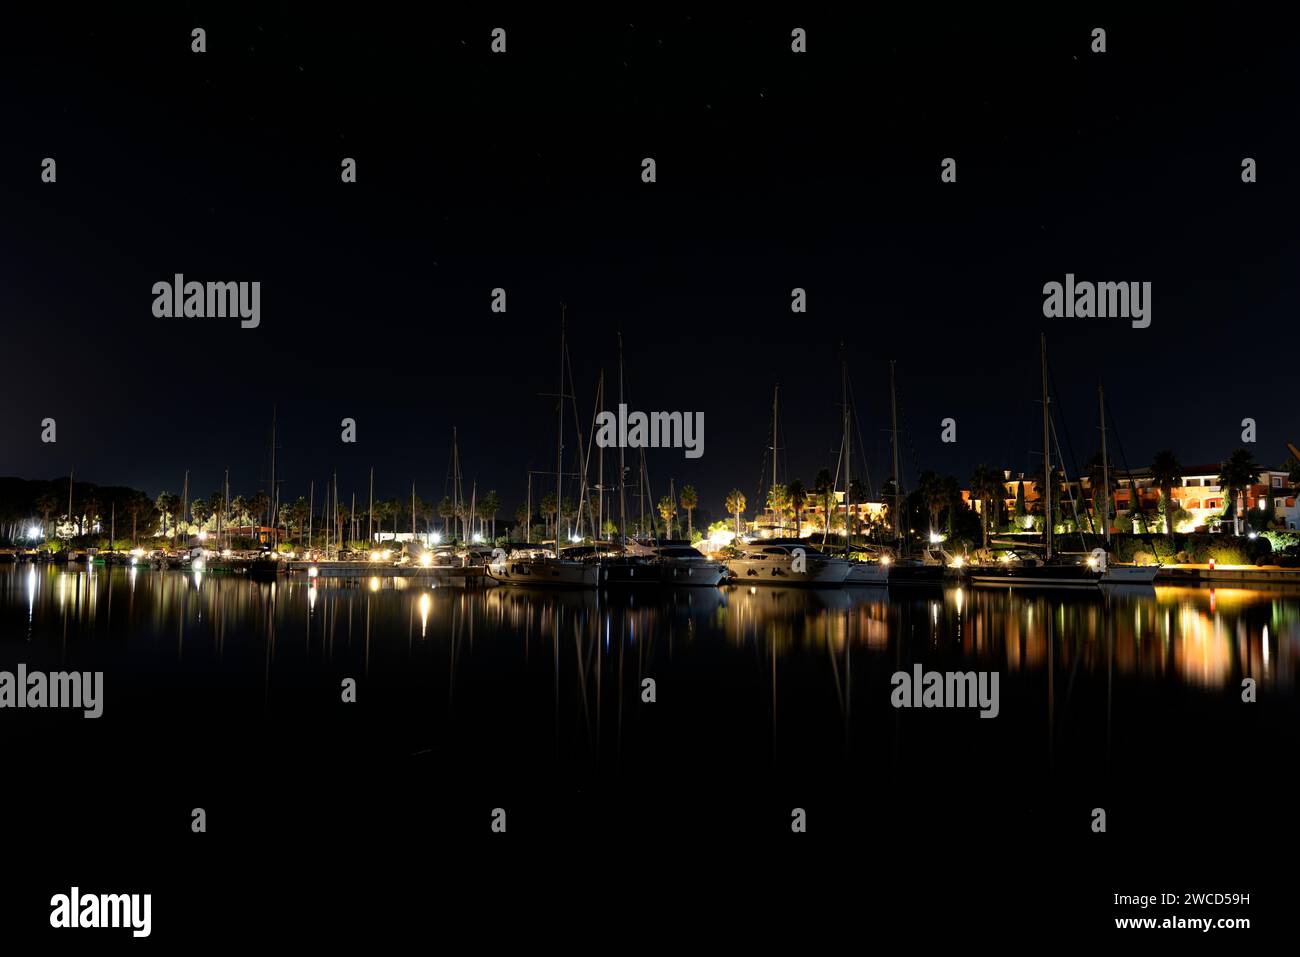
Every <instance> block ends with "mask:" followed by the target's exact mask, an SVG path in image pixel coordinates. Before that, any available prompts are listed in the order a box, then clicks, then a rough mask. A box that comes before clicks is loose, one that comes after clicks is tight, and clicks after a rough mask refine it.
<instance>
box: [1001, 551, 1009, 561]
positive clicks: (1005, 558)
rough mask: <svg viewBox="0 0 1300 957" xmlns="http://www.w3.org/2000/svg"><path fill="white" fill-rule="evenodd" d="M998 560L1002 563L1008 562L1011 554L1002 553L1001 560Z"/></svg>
mask: <svg viewBox="0 0 1300 957" xmlns="http://www.w3.org/2000/svg"><path fill="white" fill-rule="evenodd" d="M1000 560H1001V561H1003V562H1010V561H1011V553H1010V552H1003V553H1002V558H1001V559H1000Z"/></svg>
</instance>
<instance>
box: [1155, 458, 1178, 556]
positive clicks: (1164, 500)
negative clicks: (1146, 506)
mask: <svg viewBox="0 0 1300 957" xmlns="http://www.w3.org/2000/svg"><path fill="white" fill-rule="evenodd" d="M1151 484H1152V485H1155V486H1156V487H1157V488H1159V489H1160V495H1161V499H1160V504H1161V510H1162V511H1163V512H1164V519H1165V534H1166V535H1168V536H1169V538H1170V540H1171V541H1172V539H1173V537H1174V511H1175V510H1176V509H1177V507H1178V506H1177V505H1176V504H1175V503H1174V486H1175V485H1182V484H1183V466H1182V463H1181V462H1179V461H1178V456H1176V455H1174V453H1173V452H1171V451H1170V450H1169V449H1162V450H1161V451H1159V452H1157V453H1156V456H1155V458H1154V459H1152V460H1151Z"/></svg>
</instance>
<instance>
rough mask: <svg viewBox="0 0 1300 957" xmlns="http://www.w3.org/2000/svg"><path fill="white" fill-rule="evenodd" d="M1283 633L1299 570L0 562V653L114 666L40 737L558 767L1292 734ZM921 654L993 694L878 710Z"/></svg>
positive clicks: (675, 770) (880, 756)
mask: <svg viewBox="0 0 1300 957" xmlns="http://www.w3.org/2000/svg"><path fill="white" fill-rule="evenodd" d="M1298 652H1300V595H1295V594H1289V595H1288V594H1282V593H1268V592H1262V591H1246V590H1238V589H1217V590H1213V591H1211V590H1187V589H1164V588H1160V589H1155V590H1149V589H1148V590H1145V591H1142V590H1139V591H1136V592H1133V593H1124V594H1101V593H1095V594H1094V593H1089V594H1076V593H1066V594H1063V595H1049V594H1046V593H1039V594H1033V593H1021V592H1009V591H988V590H981V589H970V588H948V589H945V590H943V591H942V592H940V591H938V590H936V591H933V592H926V591H914V592H885V591H883V590H875V589H853V590H825V591H823V590H809V589H789V590H787V589H757V590H751V589H749V588H741V587H728V588H722V589H717V590H713V589H688V590H681V591H673V592H665V593H663V594H661V595H655V596H648V595H647V596H642V595H603V596H602V595H597V594H595V593H579V592H559V593H551V592H544V591H533V590H527V589H511V588H491V589H484V590H468V591H466V590H458V589H453V588H447V587H443V588H437V587H432V588H431V587H427V586H422V585H420V584H417V583H415V582H413V581H411V580H408V579H363V580H361V581H356V582H344V581H330V580H320V581H319V582H318V583H317V584H314V585H312V584H309V583H308V582H307V581H306V580H302V581H293V582H290V583H282V584H278V585H274V586H273V585H270V584H259V583H254V582H249V581H247V580H244V579H242V578H239V577H221V576H216V575H202V574H199V575H195V574H191V573H182V572H178V571H155V570H147V569H142V570H138V571H137V570H127V569H121V568H116V569H105V568H102V567H101V568H99V569H96V570H84V569H82V570H77V569H76V568H75V567H74V568H73V569H72V570H67V569H58V568H53V567H32V566H14V567H8V568H5V569H3V570H0V665H2V666H3V667H4V668H5V669H7V670H13V668H14V666H15V665H16V663H17V662H19V661H23V662H26V664H27V666H28V669H29V670H35V669H40V670H56V669H75V670H83V671H94V670H99V671H103V672H105V684H106V690H105V706H104V707H105V715H104V718H103V719H101V720H100V721H99V722H96V723H95V724H97V725H100V727H96V728H95V729H93V732H92V731H89V730H87V729H86V727H85V724H84V723H83V722H82V721H80V720H74V719H73V718H72V717H69V716H66V715H61V714H58V715H55V714H51V713H50V712H44V713H40V712H22V713H18V712H13V713H11V714H10V715H9V716H8V717H9V719H10V720H11V721H14V722H19V723H21V724H22V726H23V727H24V728H26V729H30V731H31V733H32V734H33V735H34V736H35V737H36V739H38V740H39V739H40V737H41V735H43V734H45V733H47V732H48V733H50V734H54V735H58V734H62V733H63V729H67V728H68V727H69V725H70V726H71V727H72V728H73V729H74V730H75V731H77V732H82V731H85V732H86V733H85V734H79V735H76V736H74V737H73V738H72V739H71V741H70V742H69V746H72V747H75V746H77V741H79V740H83V739H84V740H85V741H87V742H91V743H94V742H98V741H100V740H102V738H103V736H104V734H105V731H106V729H114V728H117V729H120V728H127V729H134V730H140V729H149V731H150V732H151V733H152V734H155V735H157V734H159V733H160V732H161V733H162V737H161V739H159V746H160V747H164V748H167V747H172V746H173V744H174V742H170V741H169V740H168V735H169V734H171V733H177V734H181V735H193V736H199V737H202V738H204V739H208V740H210V741H211V742H212V744H211V747H210V748H209V749H208V750H209V752H210V753H211V754H212V755H213V756H214V760H216V759H219V757H220V756H221V755H222V754H223V751H222V749H223V748H226V747H228V748H229V749H230V750H229V751H227V752H225V754H226V756H227V757H229V758H230V759H231V760H235V759H236V757H237V756H240V755H242V757H239V760H241V761H247V760H250V758H249V755H250V754H256V753H258V751H259V749H264V751H265V754H264V756H270V755H274V757H273V758H270V757H268V761H269V763H270V764H271V765H272V766H275V764H276V763H278V762H279V761H281V760H285V761H289V762H292V761H293V760H294V759H295V756H301V755H306V754H314V755H316V756H318V757H319V756H328V755H330V754H334V753H339V752H340V751H341V752H342V753H354V754H355V753H361V754H364V755H365V756H366V757H367V758H368V759H373V760H403V759H413V760H426V761H432V762H436V764H437V766H438V767H443V768H447V769H448V770H452V769H454V770H457V771H460V772H471V773H474V774H479V775H487V776H504V777H506V778H510V777H513V776H520V775H525V774H528V775H534V774H540V775H544V776H550V777H553V778H555V779H558V780H562V781H583V780H588V779H592V778H595V779H600V778H607V777H610V776H614V777H618V776H624V775H632V776H644V775H653V776H657V777H659V778H674V777H676V778H682V779H689V780H692V781H700V780H709V779H714V780H716V779H726V780H730V779H735V778H737V777H740V778H760V779H765V780H775V781H782V780H791V779H798V780H806V779H809V778H814V779H819V780H820V779H826V780H838V779H842V778H846V777H847V778H850V779H855V780H861V779H862V778H863V777H864V776H869V775H871V774H875V773H879V772H882V771H889V770H891V769H910V770H912V771H914V772H916V773H919V774H922V775H929V776H935V775H939V774H940V773H941V769H945V768H948V769H952V768H966V769H969V768H970V767H972V766H974V765H976V764H977V765H978V766H979V767H980V769H981V773H985V774H987V773H990V772H997V773H1000V774H1001V775H1003V776H1004V777H1007V778H1014V777H1017V776H1025V775H1031V774H1038V773H1041V772H1043V771H1051V772H1052V773H1053V774H1057V775H1061V774H1064V775H1067V776H1068V775H1072V774H1093V773H1098V772H1100V773H1111V772H1113V771H1115V770H1116V769H1120V770H1121V771H1124V772H1125V773H1130V772H1131V773H1133V774H1143V773H1146V772H1147V771H1149V769H1150V765H1151V758H1152V754H1153V753H1158V754H1160V755H1161V757H1162V759H1164V760H1165V761H1168V760H1170V759H1173V758H1179V759H1181V758H1184V757H1186V758H1188V759H1189V760H1195V759H1196V755H1197V754H1198V753H1203V749H1204V748H1205V747H1206V746H1207V745H1209V746H1213V747H1218V746H1221V745H1222V744H1224V743H1227V744H1231V745H1232V746H1234V747H1242V746H1249V747H1257V748H1260V749H1262V753H1268V752H1269V751H1270V750H1279V749H1283V748H1288V747H1290V746H1292V745H1293V744H1294V740H1295V739H1294V718H1295V714H1296V707H1295V684H1296V677H1297V667H1298V665H1297V662H1298V661H1300V654H1298ZM914 663H920V664H922V665H923V666H924V667H925V668H926V669H936V670H971V669H974V670H982V671H997V672H999V673H1000V699H1001V700H1000V714H999V716H998V717H997V718H996V719H993V720H980V719H979V718H978V716H977V713H976V712H975V711H974V710H969V711H961V710H951V709H943V710H919V709H918V710H896V709H894V708H893V707H891V706H890V703H889V696H890V691H891V686H890V675H891V674H892V673H893V672H895V671H896V670H906V671H910V670H911V668H912V665H913V664H914ZM1243 677H1253V678H1254V679H1255V680H1256V682H1257V683H1258V687H1259V697H1260V703H1259V704H1258V705H1256V706H1254V709H1253V710H1252V709H1251V708H1250V707H1247V706H1243V704H1242V703H1241V701H1240V686H1241V680H1242V678H1243ZM345 678H354V679H356V681H357V683H358V699H359V700H358V703H357V704H356V705H352V706H348V705H343V704H342V703H341V701H340V686H341V682H342V681H343V679H345ZM646 678H650V679H653V681H654V682H655V693H656V699H657V700H656V701H655V702H654V703H645V702H643V701H642V694H643V681H644V679H646ZM180 729H184V730H180ZM232 738H233V739H234V740H232ZM87 746H89V745H87ZM145 746H148V745H147V744H146V745H145Z"/></svg>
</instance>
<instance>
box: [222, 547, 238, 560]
mask: <svg viewBox="0 0 1300 957" xmlns="http://www.w3.org/2000/svg"><path fill="white" fill-rule="evenodd" d="M233 554H235V553H234V552H232V551H231V550H230V549H228V548H223V549H222V550H221V557H222V558H229V557H230V556H231V555H233Z"/></svg>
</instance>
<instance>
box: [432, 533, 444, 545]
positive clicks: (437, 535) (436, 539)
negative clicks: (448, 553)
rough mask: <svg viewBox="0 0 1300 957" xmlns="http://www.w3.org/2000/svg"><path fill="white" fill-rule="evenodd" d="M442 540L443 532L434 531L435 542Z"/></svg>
mask: <svg viewBox="0 0 1300 957" xmlns="http://www.w3.org/2000/svg"><path fill="white" fill-rule="evenodd" d="M441 542H442V532H434V533H433V544H435V545H437V544H439V543H441Z"/></svg>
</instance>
